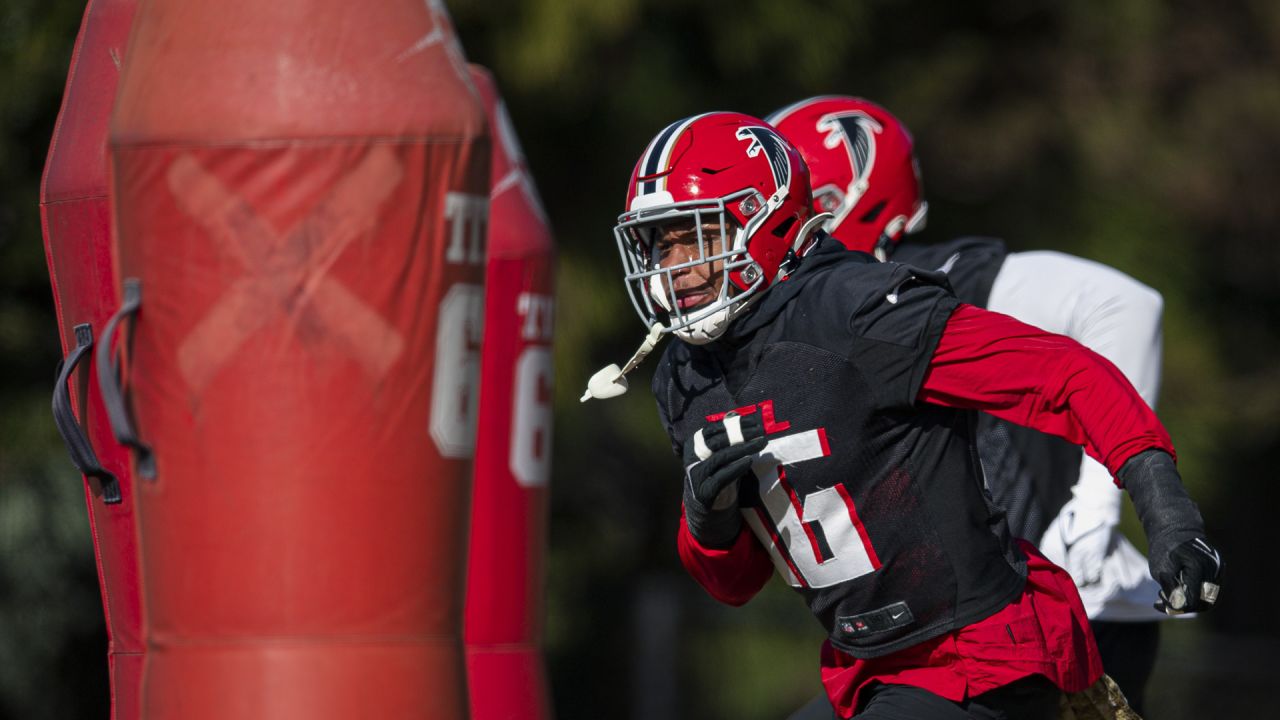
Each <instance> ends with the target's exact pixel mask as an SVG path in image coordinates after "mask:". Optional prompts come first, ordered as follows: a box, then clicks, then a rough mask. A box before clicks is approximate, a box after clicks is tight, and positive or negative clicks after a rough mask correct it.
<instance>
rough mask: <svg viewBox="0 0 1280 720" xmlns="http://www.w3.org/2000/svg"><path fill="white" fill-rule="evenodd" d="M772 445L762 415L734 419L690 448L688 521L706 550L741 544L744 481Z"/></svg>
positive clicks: (700, 435)
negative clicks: (740, 494) (741, 482)
mask: <svg viewBox="0 0 1280 720" xmlns="http://www.w3.org/2000/svg"><path fill="white" fill-rule="evenodd" d="M767 443H768V441H767V440H766V439H765V437H764V425H763V424H762V423H761V422H760V415H759V413H752V414H750V415H738V414H736V413H729V414H728V415H726V416H725V418H724V420H720V421H717V422H713V423H709V424H708V425H707V426H706V427H704V428H702V429H701V430H699V431H698V432H696V433H694V435H693V437H691V438H689V441H688V442H686V443H685V448H684V453H685V483H684V517H685V523H686V524H688V526H689V532H690V533H691V534H692V535H693V537H694V539H696V540H697V541H698V542H699V543H701V544H702V545H704V546H706V547H715V548H725V547H729V546H730V545H732V544H733V541H734V540H736V539H737V537H738V533H739V532H740V531H741V530H742V515H741V513H740V512H739V511H738V481H739V480H741V479H743V478H745V477H749V476H750V474H751V463H752V462H753V461H754V460H755V455H756V454H757V453H759V452H760V451H761V450H764V446H765V445H766V444H767Z"/></svg>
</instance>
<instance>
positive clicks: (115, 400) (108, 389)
mask: <svg viewBox="0 0 1280 720" xmlns="http://www.w3.org/2000/svg"><path fill="white" fill-rule="evenodd" d="M141 308H142V281H141V280H138V279H137V278H128V279H126V280H125V281H124V301H123V302H122V303H121V304H120V309H119V310H117V311H116V314H115V315H112V316H111V319H110V320H108V321H107V326H106V327H105V328H103V330H102V342H101V343H99V344H98V349H97V350H96V351H95V352H96V356H95V358H94V360H95V362H96V363H97V365H98V387H99V388H100V389H101V390H102V404H103V405H104V406H105V407H106V408H107V418H108V419H110V420H111V432H112V433H114V434H115V436H116V440H118V441H119V442H120V444H121V445H126V446H128V447H130V448H133V450H134V453H135V460H136V462H137V469H138V476H139V477H142V478H145V479H147V480H154V479H155V477H156V461H155V455H153V454H152V452H151V446H150V445H147V444H146V443H144V442H142V440H141V439H139V438H138V433H137V432H136V431H135V430H134V429H133V421H132V420H130V419H129V408H128V406H127V405H126V404H125V398H124V388H123V387H121V378H120V364H119V363H118V362H116V360H115V358H114V357H113V356H112V353H111V345H112V340H113V339H114V338H115V334H116V330H117V329H118V328H119V326H120V323H121V322H122V321H123V320H124V319H125V318H126V317H128V316H130V315H137V313H138V311H139V310H140V309H141ZM126 342H127V341H126Z"/></svg>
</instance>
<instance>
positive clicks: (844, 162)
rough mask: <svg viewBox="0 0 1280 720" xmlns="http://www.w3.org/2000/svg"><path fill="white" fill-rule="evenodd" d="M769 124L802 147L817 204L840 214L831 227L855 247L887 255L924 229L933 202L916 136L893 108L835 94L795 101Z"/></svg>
mask: <svg viewBox="0 0 1280 720" xmlns="http://www.w3.org/2000/svg"><path fill="white" fill-rule="evenodd" d="M769 122H771V123H773V125H774V126H775V127H776V128H778V132H780V133H782V136H783V137H784V138H786V139H787V141H788V142H790V143H791V144H793V145H794V146H795V147H796V149H797V150H799V151H800V155H801V156H802V157H803V158H804V161H805V163H806V164H807V165H808V166H809V173H810V177H811V180H812V182H813V199H814V207H815V208H816V209H817V210H818V211H820V212H823V211H825V212H831V213H833V215H834V217H833V218H832V220H831V222H830V223H828V225H827V230H828V231H830V232H831V234H832V235H834V236H835V237H836V239H838V240H840V241H841V242H842V243H844V244H845V245H846V246H847V247H848V248H850V249H851V250H860V251H862V252H874V253H875V254H876V256H877V257H879V258H880V259H881V260H884V259H886V257H887V256H888V253H889V251H890V250H891V249H892V246H893V244H894V243H895V242H897V241H898V240H900V239H901V238H902V236H903V235H906V234H910V233H913V232H916V231H917V230H920V229H921V228H923V227H924V223H925V218H926V216H927V213H928V208H929V204H928V203H926V202H924V201H923V200H922V199H921V188H920V171H919V166H918V165H917V163H916V161H915V153H914V149H913V147H914V146H913V141H912V139H911V134H910V133H909V132H907V128H906V126H904V125H903V124H902V123H901V122H899V121H898V119H897V118H895V117H894V116H893V115H891V114H890V113H889V111H887V110H885V109H884V108H882V107H880V106H879V105H876V104H875V103H873V102H869V101H867V100H863V99H861V98H855V97H842V96H835V95H832V96H823V97H814V98H809V99H807V100H802V101H800V102H798V103H795V104H793V105H789V106H787V107H786V108H783V109H782V110H779V111H777V112H775V113H774V114H772V115H770V116H769Z"/></svg>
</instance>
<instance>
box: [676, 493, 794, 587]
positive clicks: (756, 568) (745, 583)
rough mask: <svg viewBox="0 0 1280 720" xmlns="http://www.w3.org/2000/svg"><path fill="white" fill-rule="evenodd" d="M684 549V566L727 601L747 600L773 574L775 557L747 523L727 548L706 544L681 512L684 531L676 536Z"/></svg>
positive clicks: (700, 583) (680, 547)
mask: <svg viewBox="0 0 1280 720" xmlns="http://www.w3.org/2000/svg"><path fill="white" fill-rule="evenodd" d="M676 545H677V546H678V547H679V549H680V562H681V563H682V564H683V565H684V569H685V570H687V571H688V572H689V575H691V576H692V577H693V579H694V580H697V581H698V584H699V585H701V586H702V587H703V589H705V590H706V591H707V592H708V593H709V594H710V595H711V597H713V598H715V599H716V600H719V601H720V602H722V603H725V604H727V605H733V606H735V607H736V606H738V605H742V604H744V603H746V602H747V601H748V600H750V599H751V598H753V597H755V594H756V593H758V592H760V589H761V588H763V587H764V586H765V583H767V582H769V578H770V577H772V576H773V561H772V560H770V559H769V552H768V551H767V550H765V549H764V548H763V547H760V543H758V542H756V539H755V536H754V535H752V534H751V532H750V531H749V530H747V529H746V528H745V527H744V528H743V529H742V532H740V533H738V539H737V540H735V541H734V543H733V546H732V547H730V548H728V549H726V550H717V549H715V548H708V547H704V546H702V545H701V544H699V543H698V541H697V540H695V539H694V537H693V535H692V534H690V533H689V526H688V525H687V524H686V523H685V521H684V513H683V512H681V514H680V531H679V533H678V534H677V536H676Z"/></svg>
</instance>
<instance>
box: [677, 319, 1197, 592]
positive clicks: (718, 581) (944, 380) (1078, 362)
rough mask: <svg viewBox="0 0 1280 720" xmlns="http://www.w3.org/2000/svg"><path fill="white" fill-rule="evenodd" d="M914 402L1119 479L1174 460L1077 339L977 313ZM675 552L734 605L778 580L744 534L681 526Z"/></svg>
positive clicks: (1166, 443) (937, 357) (1156, 425)
mask: <svg viewBox="0 0 1280 720" xmlns="http://www.w3.org/2000/svg"><path fill="white" fill-rule="evenodd" d="M917 397H918V399H919V400H920V401H921V402H928V403H933V404H935V405H942V406H946V407H955V408H967V409H975V410H982V411H984V412H987V413H990V414H992V415H995V416H996V417H999V418H1003V419H1005V420H1009V421H1010V422H1014V423H1017V424H1019V425H1025V426H1028V427H1031V428H1034V429H1036V430H1040V431H1042V432H1046V433H1050V434H1052V435H1057V436H1059V437H1063V438H1065V439H1067V440H1069V441H1071V442H1074V443H1077V444H1080V445H1083V446H1084V449H1085V452H1087V453H1088V454H1089V455H1090V456H1091V457H1093V458H1095V459H1097V460H1098V461H1099V462H1101V463H1102V464H1103V465H1105V466H1106V467H1107V469H1108V470H1110V471H1111V473H1112V475H1113V476H1114V475H1115V474H1116V472H1117V471H1119V469H1120V467H1121V466H1122V465H1124V463H1125V461H1126V460H1128V459H1129V458H1131V457H1133V456H1134V455H1136V454H1138V453H1139V452H1142V451H1143V450H1148V449H1151V448H1158V449H1161V450H1165V451H1167V452H1169V453H1170V454H1173V444H1172V442H1171V441H1170V439H1169V435H1168V433H1167V432H1166V431H1165V429H1164V427H1163V426H1162V425H1161V424H1160V422H1159V420H1157V419H1156V416H1155V413H1153V412H1152V411H1151V409H1150V408H1149V407H1147V404H1146V403H1145V402H1143V400H1142V398H1141V397H1140V396H1139V395H1138V393H1137V392H1136V391H1135V390H1134V389H1133V387H1132V386H1131V385H1130V384H1129V382H1128V381H1127V380H1126V379H1125V377H1124V375H1123V374H1121V372H1120V371H1119V370H1118V369H1116V367H1115V366H1114V365H1112V364H1111V363H1110V362H1109V361H1108V360H1106V359H1105V358H1103V357H1102V356H1100V355H1098V354H1097V353H1095V352H1093V351H1092V350H1089V349H1088V348H1086V347H1084V346H1083V345H1081V344H1079V343H1077V342H1076V341H1074V340H1072V339H1070V338H1067V337H1064V336H1061V335H1054V334H1052V333H1047V332H1045V331H1043V330H1040V329H1039V328H1036V327H1032V326H1031V325H1027V324H1025V323H1022V322H1019V321H1017V320H1015V319H1013V318H1011V317H1008V316H1007V315H1001V314H999V313H993V312H988V311H986V310H982V309H979V308H976V307H974V306H972V305H963V304H962V305H960V306H958V307H957V308H956V310H955V311H954V312H953V313H952V314H951V317H950V318H949V319H948V321H947V324H946V326H945V327H944V329H943V332H942V335H941V337H940V339H939V341H938V345H937V348H936V349H935V350H934V354H933V357H932V359H931V360H930V363H929V369H928V372H927V373H926V375H925V378H924V382H923V385H922V386H921V388H920V391H919V394H918V396H917ZM677 546H678V549H679V553H680V560H681V562H682V564H683V565H684V566H685V569H686V570H687V571H688V572H689V574H690V575H692V576H693V578H694V579H695V580H697V581H698V583H699V584H700V585H702V586H703V587H704V588H706V590H707V592H709V593H710V594H711V595H712V597H715V598H716V599H717V600H720V601H721V602H725V603H728V604H730V605H741V604H743V603H745V602H746V601H747V600H749V599H751V597H752V596H754V595H755V594H756V593H757V592H759V590H760V589H761V588H762V587H764V585H765V583H766V582H768V580H769V577H770V575H771V574H772V571H773V565H772V561H771V560H770V558H769V554H768V551H767V550H765V548H764V547H762V546H761V545H760V543H758V542H756V540H755V539H754V537H753V536H751V534H750V533H749V532H747V531H746V530H745V529H744V530H743V532H742V533H741V534H739V536H738V538H737V541H736V542H735V544H734V545H733V547H731V548H728V549H725V550H717V549H713V548H707V547H704V546H702V545H701V544H700V543H698V541H697V540H695V539H694V538H693V536H692V535H690V534H689V529H688V526H687V525H686V524H685V522H684V518H681V520H680V531H679V535H678V538H677Z"/></svg>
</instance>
